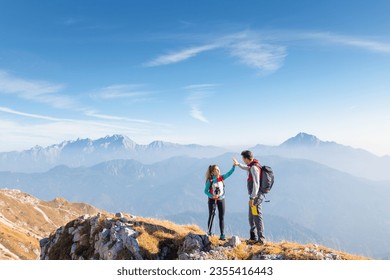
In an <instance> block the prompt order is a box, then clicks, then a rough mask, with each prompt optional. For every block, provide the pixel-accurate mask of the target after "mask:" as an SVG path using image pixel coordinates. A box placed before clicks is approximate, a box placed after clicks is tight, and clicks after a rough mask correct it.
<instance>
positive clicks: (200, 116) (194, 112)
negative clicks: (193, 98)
mask: <svg viewBox="0 0 390 280" xmlns="http://www.w3.org/2000/svg"><path fill="white" fill-rule="evenodd" d="M190 115H191V117H193V118H194V119H196V120H199V121H201V122H204V123H209V121H208V119H206V117H205V116H204V115H203V112H201V111H200V110H199V109H198V108H197V107H196V106H192V108H191V111H190Z"/></svg>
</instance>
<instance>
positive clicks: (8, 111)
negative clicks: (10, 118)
mask: <svg viewBox="0 0 390 280" xmlns="http://www.w3.org/2000/svg"><path fill="white" fill-rule="evenodd" d="M0 112H3V113H7V114H12V115H17V116H21V117H27V118H33V119H40V120H46V121H61V119H58V118H53V117H49V116H45V115H37V114H30V113H25V112H20V111H16V110H13V109H10V108H7V107H0Z"/></svg>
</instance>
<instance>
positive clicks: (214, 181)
mask: <svg viewBox="0 0 390 280" xmlns="http://www.w3.org/2000/svg"><path fill="white" fill-rule="evenodd" d="M234 169H235V166H234V165H233V167H232V168H231V169H230V170H229V172H228V173H226V174H223V175H221V171H220V170H219V167H218V165H216V164H215V165H210V166H209V168H208V169H207V172H206V184H205V185H206V186H205V189H204V193H205V194H206V195H207V196H208V197H209V199H208V206H209V219H208V223H207V226H208V232H207V235H212V233H211V229H212V227H213V220H214V216H215V212H216V208H218V217H219V229H220V231H221V235H220V237H219V239H220V240H225V232H224V228H225V221H224V216H225V180H226V179H227V178H229V176H230V175H232V174H233V172H234Z"/></svg>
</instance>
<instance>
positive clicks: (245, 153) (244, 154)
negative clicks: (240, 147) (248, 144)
mask: <svg viewBox="0 0 390 280" xmlns="http://www.w3.org/2000/svg"><path fill="white" fill-rule="evenodd" d="M241 156H242V157H243V158H246V159H249V160H252V159H253V153H252V152H251V151H248V150H245V151H243V152H242V153H241Z"/></svg>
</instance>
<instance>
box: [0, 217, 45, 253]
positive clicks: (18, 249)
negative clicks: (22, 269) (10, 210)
mask: <svg viewBox="0 0 390 280" xmlns="http://www.w3.org/2000/svg"><path fill="white" fill-rule="evenodd" d="M0 243H1V244H2V245H3V246H4V247H6V248H7V249H8V250H9V251H11V252H12V253H14V254H15V255H17V256H18V257H19V258H20V259H22V260H35V259H37V258H38V257H39V255H38V253H39V250H36V251H35V252H34V249H37V248H39V241H38V240H37V239H36V238H33V237H31V236H28V235H26V234H25V233H23V232H19V231H16V230H14V229H11V228H10V227H8V226H6V225H3V224H1V223H0Z"/></svg>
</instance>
